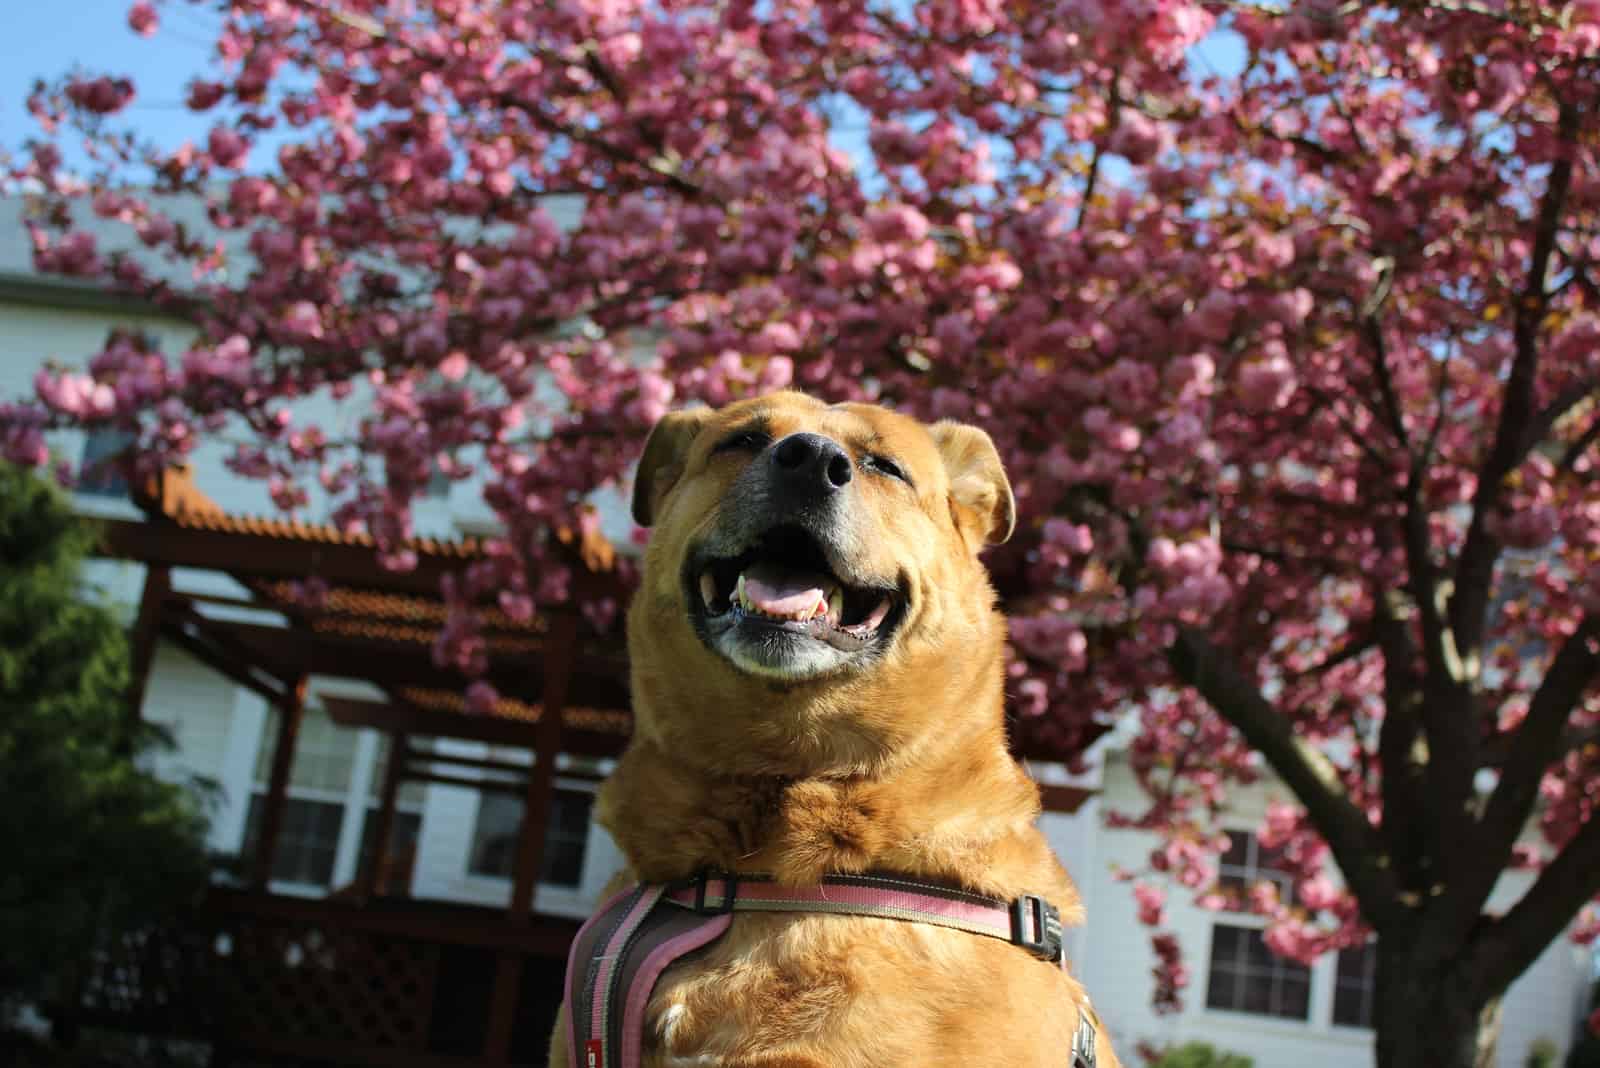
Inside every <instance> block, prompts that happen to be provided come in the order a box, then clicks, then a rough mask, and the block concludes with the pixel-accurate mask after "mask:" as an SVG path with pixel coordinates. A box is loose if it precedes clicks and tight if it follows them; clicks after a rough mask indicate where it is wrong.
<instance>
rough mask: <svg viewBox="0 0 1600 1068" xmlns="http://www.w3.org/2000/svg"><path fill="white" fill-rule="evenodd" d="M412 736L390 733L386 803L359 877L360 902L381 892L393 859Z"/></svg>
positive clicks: (396, 732) (357, 897)
mask: <svg viewBox="0 0 1600 1068" xmlns="http://www.w3.org/2000/svg"><path fill="white" fill-rule="evenodd" d="M409 737H410V736H409V735H405V734H402V733H400V732H399V731H390V732H389V764H388V766H387V767H385V768H384V769H383V799H382V801H381V803H380V804H379V807H378V826H377V827H376V829H375V830H374V831H373V836H372V837H373V841H372V855H371V856H369V857H367V858H366V860H365V861H364V862H363V864H362V868H361V871H360V872H359V873H358V874H357V876H356V899H357V900H358V901H366V900H368V899H369V898H371V897H372V895H373V894H375V893H377V892H378V890H379V889H380V887H379V885H378V880H379V879H381V878H382V876H383V862H384V860H385V858H387V857H388V855H389V839H390V838H391V837H392V836H393V834H394V806H395V801H396V799H398V798H399V796H400V780H401V778H402V777H403V776H404V773H405V764H406V758H407V757H408V756H409V755H410V754H409V752H408V751H407V748H406V747H407V745H408V744H409Z"/></svg>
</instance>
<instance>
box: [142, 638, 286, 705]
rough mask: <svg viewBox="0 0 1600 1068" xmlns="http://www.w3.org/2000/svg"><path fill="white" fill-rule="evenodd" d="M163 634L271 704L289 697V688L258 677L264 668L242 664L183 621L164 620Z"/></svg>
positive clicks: (281, 703) (166, 639)
mask: <svg viewBox="0 0 1600 1068" xmlns="http://www.w3.org/2000/svg"><path fill="white" fill-rule="evenodd" d="M161 637H162V638H163V639H164V640H165V641H169V642H171V643H172V644H173V645H176V646H177V647H178V648H180V649H182V650H183V651H184V652H185V653H188V654H189V655H190V656H192V657H194V658H195V659H196V660H198V661H200V662H201V663H202V664H204V665H205V666H206V667H208V668H210V669H211V670H212V671H215V672H216V673H217V674H219V675H221V676H223V677H224V678H227V679H230V680H231V681H233V682H235V683H238V684H239V685H240V686H243V687H244V688H245V689H247V690H250V691H251V692H252V693H255V694H259V695H260V696H261V697H262V698H263V699H264V700H265V701H266V702H267V703H268V704H271V705H274V706H280V707H281V706H282V705H283V704H284V702H286V701H288V700H289V698H290V694H289V691H288V690H287V689H283V688H280V687H279V686H275V685H273V684H271V683H267V682H265V681H263V680H262V679H261V678H260V677H259V675H258V674H257V672H262V669H261V668H257V667H253V666H248V665H247V666H241V665H239V664H236V663H234V662H233V661H232V660H230V659H229V658H228V657H227V656H226V655H225V654H223V653H222V652H220V651H219V650H217V649H216V648H215V647H213V646H212V645H210V644H208V643H207V642H205V641H203V640H201V639H200V638H199V637H197V636H196V635H194V634H191V633H190V632H189V631H188V630H186V629H185V628H184V626H183V625H182V624H180V623H176V622H173V621H171V620H168V621H166V622H163V623H162V624H161ZM262 673H264V672H262ZM273 679H274V681H276V676H273Z"/></svg>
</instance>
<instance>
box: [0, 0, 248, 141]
mask: <svg viewBox="0 0 1600 1068" xmlns="http://www.w3.org/2000/svg"><path fill="white" fill-rule="evenodd" d="M130 3H131V0H53V2H43V3H41V2H38V0H34V2H31V3H30V2H27V0H0V146H4V147H7V148H15V147H17V146H18V145H19V144H21V142H22V141H23V140H24V139H25V138H27V137H28V136H30V135H31V134H32V133H33V132H34V131H35V125H34V123H33V120H32V119H31V118H29V116H28V113H27V110H26V108H25V107H24V101H26V99H27V96H28V93H29V91H30V89H31V88H32V86H33V82H34V79H36V78H40V77H44V78H47V79H50V78H54V77H55V76H56V75H59V74H62V73H65V72H66V71H68V70H71V69H72V68H73V67H74V66H80V67H83V68H86V69H88V70H92V71H95V72H97V73H105V74H121V75H128V76H130V77H132V78H133V80H134V84H135V85H137V86H138V90H139V96H138V99H137V100H135V102H134V104H133V106H132V108H130V109H129V111H128V112H126V113H125V117H126V118H127V119H128V120H130V121H131V122H133V123H135V124H137V125H138V126H139V128H140V129H142V130H144V131H145V132H146V133H148V134H150V135H151V136H152V137H154V138H156V139H157V140H159V141H161V142H163V143H166V144H176V143H178V142H180V141H182V140H183V139H184V138H198V137H201V136H204V133H205V131H206V129H207V128H208V124H207V123H206V122H205V121H204V120H203V119H201V118H199V117H197V116H195V115H193V114H190V113H189V112H188V111H187V109H185V108H184V107H183V96H184V85H185V83H187V81H188V80H189V78H190V77H191V76H192V75H193V74H194V72H195V71H197V70H200V69H201V68H202V67H203V66H204V65H205V57H206V55H207V51H208V49H207V42H208V40H209V39H210V38H211V37H212V36H213V35H214V30H215V28H216V25H217V22H216V17H215V16H214V15H211V14H210V13H208V12H205V11H201V10H198V9H196V8H195V7H194V6H193V5H191V4H188V3H176V4H162V5H161V6H160V12H161V20H162V24H161V28H160V29H159V30H158V31H157V32H156V35H155V36H154V37H150V38H144V37H139V36H137V35H136V34H134V32H133V31H132V30H130V29H128V21H127V14H128V7H129V6H130ZM208 25H209V26H210V30H208V29H207V27H208Z"/></svg>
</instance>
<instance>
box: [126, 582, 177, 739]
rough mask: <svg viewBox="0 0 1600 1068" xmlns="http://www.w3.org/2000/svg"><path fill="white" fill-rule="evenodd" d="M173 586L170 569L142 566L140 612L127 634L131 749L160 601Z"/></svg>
mask: <svg viewBox="0 0 1600 1068" xmlns="http://www.w3.org/2000/svg"><path fill="white" fill-rule="evenodd" d="M170 589H172V569H171V568H168V567H165V566H161V565H155V564H152V565H150V566H149V567H146V568H145V569H144V589H143V590H142V591H141V592H140V594H139V612H138V615H136V616H135V617H134V621H133V633H132V635H131V636H130V637H129V641H128V645H129V650H128V653H129V655H128V660H129V665H128V666H129V669H130V670H129V679H128V711H127V715H128V727H127V730H126V731H125V732H124V735H123V746H124V748H130V747H131V745H132V742H133V736H134V734H135V733H136V731H137V728H138V725H139V720H140V718H141V717H142V716H143V714H144V698H145V691H146V690H147V689H148V688H149V686H150V665H151V664H152V663H153V662H154V661H155V657H156V644H157V639H158V638H159V637H160V631H161V602H162V601H163V599H165V597H166V596H167V591H169V590H170Z"/></svg>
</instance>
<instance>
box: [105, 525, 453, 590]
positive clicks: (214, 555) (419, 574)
mask: <svg viewBox="0 0 1600 1068" xmlns="http://www.w3.org/2000/svg"><path fill="white" fill-rule="evenodd" d="M100 528H101V534H100V552H101V553H102V554H104V555H106V556H112V557H118V558H121V559H125V560H142V561H144V562H146V563H150V564H166V565H169V566H173V567H196V568H206V569H209V570H212V571H223V572H226V573H228V574H231V575H239V576H250V577H271V578H297V579H305V578H309V577H311V576H313V575H314V576H317V577H319V578H322V579H325V580H326V581H328V582H330V583H336V584H349V585H356V586H368V587H373V588H378V589H386V590H392V591H397V592H407V593H417V594H423V595H426V596H438V594H439V580H440V579H442V578H443V577H444V576H445V575H449V574H455V573H456V572H458V571H460V570H461V569H462V568H464V567H466V565H467V564H468V563H470V562H471V561H470V560H468V559H466V558H462V557H443V556H432V555H427V554H422V555H420V556H419V558H418V560H417V566H416V567H415V568H414V569H413V570H411V571H385V570H383V568H382V567H380V566H379V564H378V557H377V553H376V551H374V550H373V548H372V547H371V546H368V545H350V544H339V543H336V542H333V543H324V542H315V541H300V540H295V539H290V538H276V537H266V536H260V535H254V534H236V533H232V532H227V531H216V530H198V529H195V528H193V527H184V526H179V525H178V524H176V523H169V522H140V521H138V520H131V519H107V520H103V521H102V522H101V523H100Z"/></svg>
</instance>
